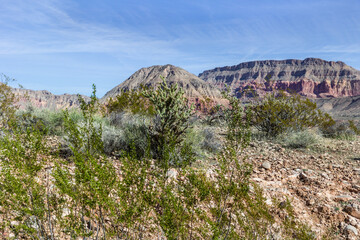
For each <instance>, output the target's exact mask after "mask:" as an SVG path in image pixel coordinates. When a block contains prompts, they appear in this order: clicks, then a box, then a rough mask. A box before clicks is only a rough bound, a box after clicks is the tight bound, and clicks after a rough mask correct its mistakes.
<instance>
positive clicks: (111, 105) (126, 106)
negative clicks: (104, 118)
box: [106, 86, 155, 116]
mask: <svg viewBox="0 0 360 240" xmlns="http://www.w3.org/2000/svg"><path fill="white" fill-rule="evenodd" d="M146 89H147V88H145V87H143V86H142V87H141V88H140V89H135V90H122V91H121V93H120V94H119V95H117V96H116V98H115V99H112V98H110V100H109V101H108V103H107V104H106V109H107V112H108V113H113V112H115V113H118V112H124V111H128V112H131V113H132V114H141V115H148V116H152V115H154V114H155V112H154V106H153V105H152V104H151V102H149V101H148V99H147V98H145V97H144V95H143V91H145V90H146Z"/></svg>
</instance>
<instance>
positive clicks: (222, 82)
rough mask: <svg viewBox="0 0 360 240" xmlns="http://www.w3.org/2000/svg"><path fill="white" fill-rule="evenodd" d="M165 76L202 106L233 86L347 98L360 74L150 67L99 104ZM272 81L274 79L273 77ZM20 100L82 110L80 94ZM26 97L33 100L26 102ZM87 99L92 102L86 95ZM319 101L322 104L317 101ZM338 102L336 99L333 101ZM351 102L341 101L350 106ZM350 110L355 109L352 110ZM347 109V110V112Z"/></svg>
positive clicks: (269, 65)
mask: <svg viewBox="0 0 360 240" xmlns="http://www.w3.org/2000/svg"><path fill="white" fill-rule="evenodd" d="M160 76H162V77H164V78H165V79H166V80H167V81H168V82H169V83H170V84H174V83H177V84H178V85H179V87H181V88H183V89H184V91H185V96H186V97H187V98H188V99H189V100H190V102H192V103H199V102H201V101H202V100H204V99H208V100H209V99H211V101H213V102H215V103H222V102H223V99H222V95H221V91H223V90H225V86H228V88H229V90H230V91H231V92H232V93H233V94H235V95H236V96H237V97H241V96H242V95H243V93H244V92H246V91H247V90H249V89H251V91H253V92H254V93H255V94H257V95H263V94H266V92H269V91H273V90H275V89H277V90H279V89H280V90H285V91H289V92H297V93H299V94H300V95H302V96H305V97H310V98H314V99H327V98H344V97H352V99H354V97H355V99H356V96H360V71H359V70H356V69H354V68H352V67H350V66H348V65H346V64H345V63H343V62H339V61H338V62H333V61H325V60H322V59H317V58H307V59H305V60H295V59H288V60H264V61H252V62H244V63H240V64H238V65H235V66H226V67H217V68H214V69H211V70H206V71H204V72H202V73H201V74H199V76H196V75H194V74H191V73H189V72H187V71H186V70H184V69H182V68H179V67H176V66H172V65H163V66H151V67H147V68H141V69H140V70H138V71H136V72H135V73H134V74H133V75H131V76H130V77H129V78H128V79H127V80H125V81H124V82H122V83H121V84H119V85H118V86H116V87H114V88H113V89H111V90H110V91H109V92H107V93H106V94H105V96H103V97H102V98H101V99H100V102H101V103H105V102H107V101H108V99H109V98H110V97H112V98H114V97H116V96H117V95H119V94H120V93H121V92H122V91H127V90H130V89H138V88H140V86H141V85H143V86H148V87H157V86H158V84H159V83H160V82H161V81H162V80H161V78H160ZM269 76H270V77H269ZM14 91H15V93H16V94H18V95H19V96H21V99H22V100H21V101H20V104H21V106H25V105H26V104H28V103H29V102H30V103H31V104H32V105H34V106H35V107H46V108H53V109H63V108H67V107H70V108H71V107H77V106H78V105H79V102H78V100H77V95H69V94H64V95H54V94H52V93H50V92H48V91H33V90H24V89H14ZM24 96H28V100H25V97H24ZM84 98H85V99H88V98H87V97H85V96H84ZM316 101H318V100H316ZM332 101H333V100H332ZM349 101H350V100H346V101H345V100H342V101H340V102H341V103H345V102H346V103H347V102H349ZM318 102H319V104H320V105H321V106H323V108H324V110H326V109H327V110H328V109H331V110H332V111H337V109H342V108H334V107H331V106H330V105H329V104H325V103H326V102H327V100H323V101H318ZM347 106H348V107H350V108H351V107H354V106H351V105H349V104H348V105H347ZM343 110H344V109H342V111H343Z"/></svg>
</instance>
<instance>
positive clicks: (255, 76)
mask: <svg viewBox="0 0 360 240" xmlns="http://www.w3.org/2000/svg"><path fill="white" fill-rule="evenodd" d="M267 76H268V77H269V78H268V79H269V81H266V80H265V79H266V77H267ZM199 78H201V79H203V80H204V81H206V82H208V83H210V84H213V85H215V86H217V87H218V88H219V89H224V87H225V85H228V86H229V87H230V89H231V90H232V91H233V92H234V93H235V94H237V96H239V97H240V96H241V95H242V93H243V92H244V90H246V89H253V90H255V91H256V92H257V93H258V94H260V95H261V94H264V93H266V92H267V91H271V90H274V89H282V90H287V91H289V92H294V91H295V92H297V93H300V94H301V95H303V96H306V97H311V98H326V97H347V96H357V95H360V71H359V70H356V69H354V68H352V67H350V66H348V65H346V64H345V63H343V62H340V61H338V62H333V61H325V60H322V59H318V58H306V59H304V60H296V59H288V60H264V61H252V62H244V63H240V64H239V65H235V66H226V67H218V68H214V69H212V70H207V71H204V72H203V73H201V74H200V75H199Z"/></svg>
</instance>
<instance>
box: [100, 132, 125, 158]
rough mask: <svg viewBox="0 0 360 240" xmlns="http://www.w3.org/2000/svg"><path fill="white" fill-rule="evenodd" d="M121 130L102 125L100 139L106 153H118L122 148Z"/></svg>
mask: <svg viewBox="0 0 360 240" xmlns="http://www.w3.org/2000/svg"><path fill="white" fill-rule="evenodd" d="M123 135H124V133H123V131H122V130H121V129H119V128H116V127H113V126H104V127H103V132H102V141H103V145H104V152H105V153H106V154H107V155H114V154H115V155H118V154H119V152H120V151H121V150H123V143H124V141H123Z"/></svg>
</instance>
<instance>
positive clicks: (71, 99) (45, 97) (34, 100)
mask: <svg viewBox="0 0 360 240" xmlns="http://www.w3.org/2000/svg"><path fill="white" fill-rule="evenodd" d="M13 92H14V93H15V95H16V96H17V97H18V99H19V101H18V105H19V106H20V108H26V107H27V106H29V105H32V106H34V107H36V108H48V109H66V108H73V107H79V106H80V102H79V100H78V95H76V94H62V95H55V94H52V93H51V92H49V91H46V90H38V91H36V90H29V89H22V88H14V89H13ZM82 98H83V99H84V100H85V101H89V100H90V98H89V97H87V96H83V95H82Z"/></svg>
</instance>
